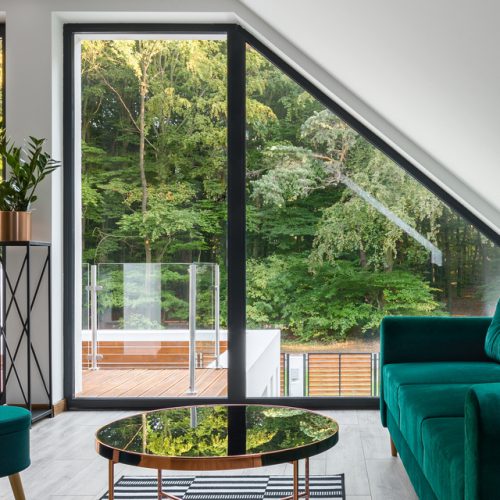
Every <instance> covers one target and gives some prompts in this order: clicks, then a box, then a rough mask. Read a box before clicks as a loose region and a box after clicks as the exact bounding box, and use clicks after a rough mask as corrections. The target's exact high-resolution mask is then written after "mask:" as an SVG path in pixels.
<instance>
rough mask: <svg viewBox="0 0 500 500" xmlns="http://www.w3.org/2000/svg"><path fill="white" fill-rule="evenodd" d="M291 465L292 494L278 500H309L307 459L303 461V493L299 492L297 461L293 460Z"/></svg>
mask: <svg viewBox="0 0 500 500" xmlns="http://www.w3.org/2000/svg"><path fill="white" fill-rule="evenodd" d="M292 465H293V489H292V494H291V495H289V496H287V497H282V498H280V499H279V500H298V499H299V498H301V497H304V498H307V499H308V500H309V494H310V491H309V489H310V482H309V459H308V458H306V459H305V465H306V467H305V474H304V484H305V488H304V491H302V492H300V491H299V461H298V460H295V461H294V462H292Z"/></svg>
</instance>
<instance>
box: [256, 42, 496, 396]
mask: <svg viewBox="0 0 500 500" xmlns="http://www.w3.org/2000/svg"><path fill="white" fill-rule="evenodd" d="M247 108H248V116H247V244H248V246H247V256H248V261H247V294H248V296H247V327H248V328H249V329H250V331H249V333H248V337H247V350H248V352H249V354H250V355H253V356H254V358H255V359H253V360H250V359H249V360H247V363H248V365H247V370H253V371H252V374H254V372H255V377H256V380H258V383H256V384H253V383H252V384H248V390H247V394H248V396H254V397H258V396H273V395H278V393H279V395H282V396H376V395H378V394H377V388H378V372H377V367H378V357H379V324H380V321H381V319H382V318H383V317H384V316H386V315H457V316H460V315H484V314H489V313H491V312H492V307H493V305H494V303H495V301H496V299H497V298H498V296H499V295H500V279H499V278H500V251H499V249H498V247H495V246H494V245H493V244H492V243H491V242H490V241H488V240H487V239H486V238H484V237H483V236H482V235H481V234H480V233H479V232H478V231H477V230H476V229H474V228H473V227H472V226H471V225H470V224H468V223H467V222H466V221H465V220H464V219H463V218H462V217H460V216H459V215H458V214H456V213H454V212H453V211H452V210H450V209H449V208H448V207H447V206H446V205H444V204H443V203H442V202H441V201H440V200H439V199H438V198H436V197H435V196H434V195H433V194H432V193H430V192H429V191H427V190H426V189H425V188H424V187H423V186H421V185H420V184H419V183H418V182H416V181H415V180H414V179H413V178H412V177H410V176H409V175H408V174H407V173H405V172H404V171H403V170H402V169H401V168H400V167H399V166H398V165H396V164H395V163H393V162H392V161H391V160H390V159H389V158H387V157H386V156H385V155H384V154H383V153H381V152H380V151H378V150H377V149H375V148H374V147H373V146H372V145H371V144H369V143H368V142H367V141H366V140H364V139H363V138H362V137H360V136H359V135H358V134H357V133H356V132H355V131H354V130H352V129H351V128H350V127H349V126H347V125H346V124H345V123H344V122H343V121H342V120H341V119H339V118H338V117H337V116H335V115H334V114H333V113H331V112H330V111H328V110H327V109H325V108H324V107H323V106H322V105H321V104H320V103H318V102H317V101H315V99H314V98H313V97H312V96H311V95H309V94H308V93H307V92H305V91H304V90H303V89H302V88H301V87H299V86H298V85H297V84H295V83H294V82H293V81H292V80H291V79H290V78H288V77H287V76H286V75H284V74H283V73H282V72H281V71H280V70H279V69H278V68H276V67H274V66H273V65H272V64H271V63H270V62H269V61H267V60H266V59H265V58H264V57H263V56H262V55H261V54H260V53H258V52H257V51H255V50H254V49H252V48H250V47H248V49H247ZM267 345H269V347H270V348H269V349H265V348H264V346H267ZM252 367H253V368H252ZM276 372H278V375H277V374H276ZM276 377H278V379H277V378H276ZM252 380H253V379H252Z"/></svg>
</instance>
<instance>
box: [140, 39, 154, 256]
mask: <svg viewBox="0 0 500 500" xmlns="http://www.w3.org/2000/svg"><path fill="white" fill-rule="evenodd" d="M138 43H139V44H140V43H141V42H140V41H139V42H138ZM147 93H148V77H147V68H146V64H145V62H144V60H142V61H141V81H140V101H139V103H140V106H139V170H140V172H141V187H142V199H141V212H142V217H143V219H144V218H145V216H146V212H147V209H148V183H147V180H146V169H145V166H144V159H145V158H144V157H145V142H146V119H145V117H146V94H147ZM144 250H145V257H146V263H147V264H149V263H150V262H151V243H150V241H149V240H148V239H146V240H144Z"/></svg>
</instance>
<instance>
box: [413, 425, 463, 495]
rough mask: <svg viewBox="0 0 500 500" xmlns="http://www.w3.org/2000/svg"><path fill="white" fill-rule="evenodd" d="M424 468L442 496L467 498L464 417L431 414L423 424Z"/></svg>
mask: <svg viewBox="0 0 500 500" xmlns="http://www.w3.org/2000/svg"><path fill="white" fill-rule="evenodd" d="M422 441H423V445H424V463H423V471H424V474H425V477H426V478H427V480H428V481H429V484H430V485H431V487H432V489H433V490H434V493H435V494H436V496H437V497H438V498H439V499H441V500H445V499H446V500H455V499H460V500H462V499H463V498H464V481H465V479H464V474H465V473H464V449H465V448H464V419H463V418H461V417H455V418H429V419H427V420H425V421H424V422H423V424H422Z"/></svg>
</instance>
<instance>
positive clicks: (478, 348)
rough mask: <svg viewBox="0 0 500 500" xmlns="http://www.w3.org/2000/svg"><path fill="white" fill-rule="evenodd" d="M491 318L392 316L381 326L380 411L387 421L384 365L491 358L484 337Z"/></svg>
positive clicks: (384, 320) (383, 419)
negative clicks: (485, 346) (488, 355)
mask: <svg viewBox="0 0 500 500" xmlns="http://www.w3.org/2000/svg"><path fill="white" fill-rule="evenodd" d="M490 323H491V318H486V317H484V318H474V317H467V318H466V317H453V318H450V317H436V316H388V317H386V318H384V319H383V320H382V323H381V325H380V413H381V418H382V424H383V425H386V424H387V408H386V405H385V400H384V383H383V382H384V365H386V364H391V363H428V362H433V361H434V362H435V361H488V359H489V358H488V357H487V356H486V354H485V351H484V339H485V337H486V332H487V330H488V326H489V325H490Z"/></svg>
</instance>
